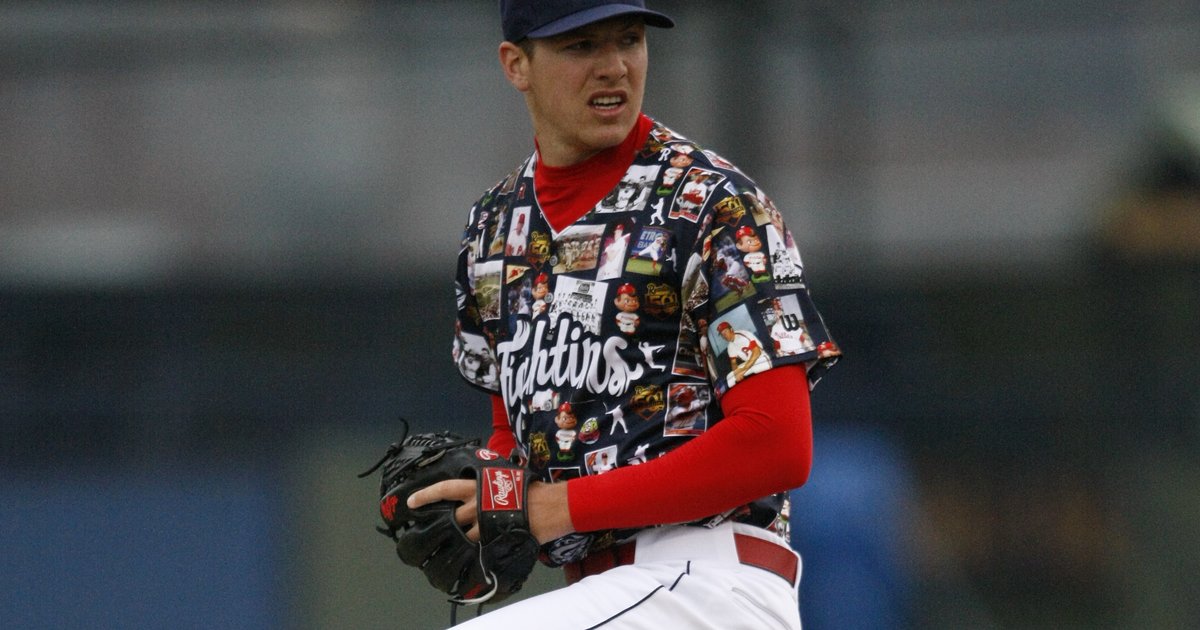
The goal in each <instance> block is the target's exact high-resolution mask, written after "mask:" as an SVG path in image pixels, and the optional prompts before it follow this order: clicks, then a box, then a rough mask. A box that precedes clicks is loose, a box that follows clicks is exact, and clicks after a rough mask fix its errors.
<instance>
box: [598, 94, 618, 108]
mask: <svg viewBox="0 0 1200 630" xmlns="http://www.w3.org/2000/svg"><path fill="white" fill-rule="evenodd" d="M620 104H621V97H619V96H601V97H599V98H595V99H592V105H597V106H599V107H613V106H616V105H620Z"/></svg>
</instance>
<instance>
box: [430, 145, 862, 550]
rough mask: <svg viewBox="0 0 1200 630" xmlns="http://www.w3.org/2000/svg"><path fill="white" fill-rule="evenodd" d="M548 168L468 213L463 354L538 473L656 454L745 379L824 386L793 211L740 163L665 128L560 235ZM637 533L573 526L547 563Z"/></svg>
mask: <svg viewBox="0 0 1200 630" xmlns="http://www.w3.org/2000/svg"><path fill="white" fill-rule="evenodd" d="M535 164H536V155H532V156H530V157H529V158H528V159H527V160H526V161H525V163H524V164H522V165H521V167H519V168H518V169H517V170H515V171H513V172H512V173H511V174H510V175H509V176H508V177H507V178H505V179H504V180H503V181H501V182H500V183H498V184H497V185H496V186H495V187H493V188H492V189H491V190H489V191H488V192H487V194H485V195H484V196H483V198H482V199H480V200H479V201H478V202H477V203H476V204H475V205H474V206H473V207H472V208H471V214H470V218H469V221H468V224H467V227H466V230H465V232H464V235H463V241H462V250H461V252H460V255H459V262H458V273H457V278H456V292H457V299H458V320H457V323H456V331H455V339H454V348H453V356H454V360H455V363H456V365H457V366H458V369H459V371H460V372H461V374H462V376H463V377H464V378H465V379H466V380H467V381H468V382H469V383H470V384H472V385H474V386H476V387H479V388H481V389H483V390H486V391H487V392H489V393H493V394H499V395H500V396H502V397H503V399H504V404H505V407H506V409H507V411H508V417H509V421H510V423H511V425H512V429H513V433H514V435H515V436H516V439H517V444H518V446H519V448H520V449H521V451H522V455H523V456H524V457H525V458H526V459H527V461H528V464H529V466H530V468H531V469H532V470H533V471H534V473H535V474H536V475H537V476H538V477H540V478H541V479H543V480H545V481H558V480H567V479H571V478H573V477H578V476H581V475H595V474H602V473H604V472H606V471H608V470H611V469H613V468H616V467H618V466H634V465H638V464H640V463H643V462H645V461H647V460H649V459H652V458H655V457H659V456H661V455H662V454H664V453H666V452H668V451H670V450H672V449H674V448H676V447H678V446H679V445H680V444H683V443H684V442H686V441H687V440H689V439H691V438H693V437H695V436H697V435H700V434H702V433H704V432H705V431H706V430H707V429H708V428H709V427H711V426H713V424H714V423H716V422H718V421H719V420H720V419H721V415H722V414H721V408H720V405H719V404H718V401H719V399H720V397H721V396H722V395H723V394H724V393H725V392H726V391H728V390H729V388H730V387H733V386H734V385H735V384H737V383H738V382H739V381H741V380H742V379H744V378H747V377H749V376H752V375H753V374H756V373H759V372H762V371H764V370H769V369H771V368H772V367H776V366H780V365H785V364H792V363H802V364H804V365H805V366H806V367H807V369H808V374H809V383H810V386H811V385H814V384H815V383H816V381H817V380H818V379H819V378H820V377H821V375H822V373H823V372H824V371H825V370H826V369H827V368H829V367H830V366H831V365H832V364H833V363H834V362H835V361H836V360H837V358H838V357H839V356H840V350H839V349H838V347H837V345H836V344H835V343H834V342H833V340H832V339H831V338H830V336H829V334H828V332H827V331H826V329H825V325H824V323H823V321H822V320H821V316H820V314H819V313H818V312H817V310H816V308H815V306H814V305H813V302H812V300H811V298H810V295H809V291H808V287H807V284H806V280H805V276H804V270H803V265H802V264H801V258H800V254H799V252H798V250H797V248H796V245H795V243H794V241H793V239H792V235H791V234H790V233H789V232H788V230H787V229H786V228H785V226H784V224H783V220H782V217H781V216H780V213H779V211H778V210H777V209H776V208H775V206H774V204H773V203H772V202H771V200H770V199H769V198H768V197H767V196H766V194H765V193H763V191H762V190H760V189H759V188H758V187H757V185H756V184H755V183H754V182H753V181H751V180H750V179H749V178H748V177H746V176H745V175H744V174H742V173H741V172H740V171H739V170H738V169H737V168H736V167H735V166H734V165H732V164H730V163H728V162H726V161H725V160H723V159H721V158H720V157H719V156H717V155H716V154H714V153H712V152H710V151H705V150H702V149H701V148H700V147H698V146H697V145H695V144H694V143H692V142H690V141H689V140H687V139H685V138H683V137H681V136H679V135H677V134H675V133H674V132H672V131H670V130H669V129H667V128H666V127H664V126H662V125H661V124H658V123H657V122H656V123H654V125H653V127H652V130H651V132H650V135H649V137H648V139H647V141H646V143H645V144H644V145H643V147H642V149H641V150H640V151H639V152H638V153H637V155H636V156H635V157H634V160H633V163H632V165H631V166H630V167H629V169H628V170H627V171H626V172H625V175H624V176H623V177H622V179H621V181H620V183H619V184H618V185H617V187H616V188H615V189H613V190H612V191H611V192H610V193H609V194H608V195H607V196H605V197H604V198H603V199H602V200H601V201H600V202H599V203H597V204H596V206H595V208H593V209H592V210H591V211H590V212H588V213H587V214H586V215H585V216H584V217H582V218H581V219H580V220H578V221H576V222H575V223H574V224H572V225H571V226H569V227H568V228H566V229H564V230H563V231H562V232H556V231H554V230H553V228H551V227H550V225H549V224H548V223H547V221H546V219H545V218H544V216H543V214H542V211H541V209H540V208H539V206H538V202H537V199H536V195H535V193H534V185H533V169H534V168H535ZM713 465H714V466H719V465H720V462H713ZM763 505H766V506H769V507H767V508H766V510H767V511H768V512H769V516H770V517H771V518H769V519H766V520H768V521H773V520H777V519H775V517H776V516H778V515H779V513H781V512H782V513H783V514H784V515H786V504H785V502H784V499H783V497H782V496H777V497H770V498H767V499H765V500H764V502H763ZM762 511H763V508H762V506H758V507H757V508H756V510H755V512H756V514H755V517H756V518H755V521H762V520H764V519H763V515H762V514H761V512H762ZM748 512H749V510H748V509H747V510H742V511H740V512H739V513H737V514H732V515H733V516H734V517H738V516H739V515H745V514H746V513H748ZM730 516H731V514H722V515H714V517H713V518H712V519H706V524H712V523H714V522H717V521H719V520H722V519H725V518H728V517H730ZM757 524H761V525H770V524H771V523H762V522H758V523H757ZM631 533H632V532H604V533H591V534H572V535H570V536H568V537H566V538H564V539H560V540H559V541H555V543H552V544H551V545H549V546H548V548H547V550H548V555H549V562H550V563H551V564H561V563H563V562H570V561H574V560H577V559H579V558H580V557H582V556H583V555H585V554H586V553H587V551H588V549H589V548H599V546H606V545H608V544H612V543H614V542H620V541H621V540H623V539H625V538H627V537H628V535H630V534H631ZM780 533H781V535H784V536H786V532H780Z"/></svg>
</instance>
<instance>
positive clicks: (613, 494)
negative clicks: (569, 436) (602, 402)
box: [567, 365, 812, 531]
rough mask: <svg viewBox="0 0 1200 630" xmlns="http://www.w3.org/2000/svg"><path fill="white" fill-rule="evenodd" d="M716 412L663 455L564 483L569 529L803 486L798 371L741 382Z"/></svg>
mask: <svg viewBox="0 0 1200 630" xmlns="http://www.w3.org/2000/svg"><path fill="white" fill-rule="evenodd" d="M721 409H722V411H724V412H725V418H724V419H723V420H721V421H720V422H718V423H717V424H716V425H714V426H712V427H710V428H709V429H708V431H705V432H704V433H703V434H701V435H700V436H698V437H696V438H695V439H693V440H691V441H690V442H688V443H687V444H684V445H683V446H680V447H679V448H677V449H675V450H673V451H671V452H670V453H668V454H667V455H665V456H663V457H659V458H656V459H652V460H650V461H648V462H647V463H645V464H641V465H639V466H626V467H621V468H617V469H615V470H612V471H609V472H607V473H604V474H602V475H593V476H589V477H580V478H578V479H572V480H571V481H569V482H568V485H567V500H568V505H569V509H570V511H571V522H572V523H573V524H574V526H575V529H576V530H578V531H593V530H599V529H609V528H625V527H642V526H647V525H655V524H665V523H681V522H687V521H692V520H695V519H699V518H703V517H705V516H710V515H712V514H718V513H720V512H723V511H725V510H729V509H732V508H735V507H737V506H739V505H743V504H745V503H748V502H750V501H753V500H755V499H757V498H760V497H764V496H767V495H770V494H773V493H776V492H783V491H785V490H789V489H791V488H796V487H799V486H801V485H803V484H804V482H805V481H806V480H807V479H808V473H809V469H810V467H811V465H812V414H811V411H810V409H809V397H808V381H807V377H806V376H805V372H804V367H803V366H800V365H788V366H780V367H777V368H775V369H772V370H768V371H766V372H763V373H760V374H756V375H754V376H751V377H750V378H747V379H746V380H744V381H742V382H741V383H738V384H737V385H736V386H734V387H733V388H731V389H730V390H729V391H728V392H726V394H725V396H724V397H723V398H722V399H721Z"/></svg>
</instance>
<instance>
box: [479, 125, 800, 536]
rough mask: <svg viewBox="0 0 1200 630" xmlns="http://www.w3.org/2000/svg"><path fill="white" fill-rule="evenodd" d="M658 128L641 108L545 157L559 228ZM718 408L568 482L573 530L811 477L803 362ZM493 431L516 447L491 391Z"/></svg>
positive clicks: (727, 505)
mask: <svg viewBox="0 0 1200 630" xmlns="http://www.w3.org/2000/svg"><path fill="white" fill-rule="evenodd" d="M652 126H653V122H652V121H651V120H650V119H649V118H647V117H646V116H645V115H641V116H639V117H638V121H637V124H635V125H634V128H633V129H632V130H630V132H629V135H628V136H627V137H626V138H625V140H624V141H623V142H622V143H621V144H619V145H617V146H615V147H612V148H610V149H605V150H604V151H601V152H600V153H597V154H596V155H593V156H592V157H590V158H588V159H587V160H584V161H583V162H580V163H578V164H573V165H571V166H565V167H551V166H546V165H544V164H542V163H541V161H540V157H539V162H538V164H537V167H536V169H535V170H534V178H533V181H534V191H535V193H536V195H537V200H538V205H540V206H541V208H542V213H543V214H544V215H545V217H546V220H547V222H549V223H550V226H551V227H553V228H554V230H555V231H556V232H561V231H563V230H564V229H566V228H567V227H569V226H570V225H571V224H573V223H574V222H575V221H578V220H579V219H580V218H581V217H583V215H585V214H587V213H588V211H589V210H591V209H592V208H593V207H595V205H596V203H598V202H599V201H600V200H601V199H603V198H604V196H605V195H607V194H608V193H609V191H611V190H612V189H613V188H614V187H615V186H616V185H617V183H618V182H620V180H621V177H622V176H623V175H624V174H625V171H626V170H627V169H628V168H629V165H630V164H632V163H633V158H634V155H635V154H636V152H637V151H638V150H639V149H640V148H641V147H642V146H643V145H644V144H645V141H646V136H647V135H648V134H649V133H650V128H651V127H652ZM721 410H722V411H723V412H724V415H725V417H724V419H723V420H721V421H720V422H718V423H716V424H715V425H713V426H712V427H710V428H709V429H708V430H707V431H705V432H704V433H703V434H701V435H699V436H697V437H696V438H694V439H692V440H691V441H689V442H688V443H686V444H684V445H683V446H680V447H679V448H676V449H675V450H673V451H671V452H670V453H669V454H668V455H667V456H664V457H658V458H655V459H651V460H650V461H648V462H646V463H645V464H641V465H638V466H624V467H620V468H616V469H613V470H610V471H609V472H607V473H604V474H602V475H591V476H587V477H579V478H577V479H572V480H570V481H569V482H567V503H568V507H569V510H570V512H571V522H572V524H573V525H574V527H575V529H576V530H577V531H594V530H600V529H613V528H627V527H643V526H647V525H657V524H662V523H683V522H688V521H693V520H696V519H700V518H704V517H706V516H710V515H712V514H717V513H720V512H723V511H726V510H729V509H732V508H734V507H737V506H738V505H742V504H744V503H747V502H749V501H752V500H754V499H756V498H758V497H763V496H767V495H770V494H774V493H776V492H783V491H786V490H789V489H791V488H795V487H798V486H800V485H802V484H803V483H804V482H805V480H807V479H808V473H809V469H810V467H811V464H812V418H811V412H810V410H809V398H808V379H807V377H806V376H805V372H804V366H802V365H785V366H780V367H777V368H774V369H772V370H768V371H766V372H762V373H759V374H755V375H753V376H751V377H749V378H747V379H746V380H744V381H742V382H741V383H738V384H737V385H736V386H734V387H732V388H730V390H729V391H728V392H726V393H725V395H724V396H723V397H722V398H721ZM492 429H493V431H492V436H491V438H490V439H489V440H488V447H489V448H491V449H492V450H494V451H496V452H499V453H502V454H505V455H507V454H509V453H511V452H512V450H513V449H514V448H515V447H516V441H515V439H514V437H513V434H512V429H511V427H510V426H509V423H508V415H507V412H506V410H505V408H504V401H503V400H502V399H501V398H500V397H499V396H492Z"/></svg>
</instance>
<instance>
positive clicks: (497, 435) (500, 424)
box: [487, 395, 517, 457]
mask: <svg viewBox="0 0 1200 630" xmlns="http://www.w3.org/2000/svg"><path fill="white" fill-rule="evenodd" d="M487 447H488V448H489V449H491V450H493V451H496V452H497V453H500V454H501V455H503V456H505V457H508V456H509V455H511V454H512V452H513V449H515V448H516V447H517V440H516V438H515V437H513V433H512V427H510V426H509V425H508V411H507V410H506V409H505V408H504V399H503V398H501V397H500V396H495V395H493V396H492V436H491V437H490V438H488V442H487Z"/></svg>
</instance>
